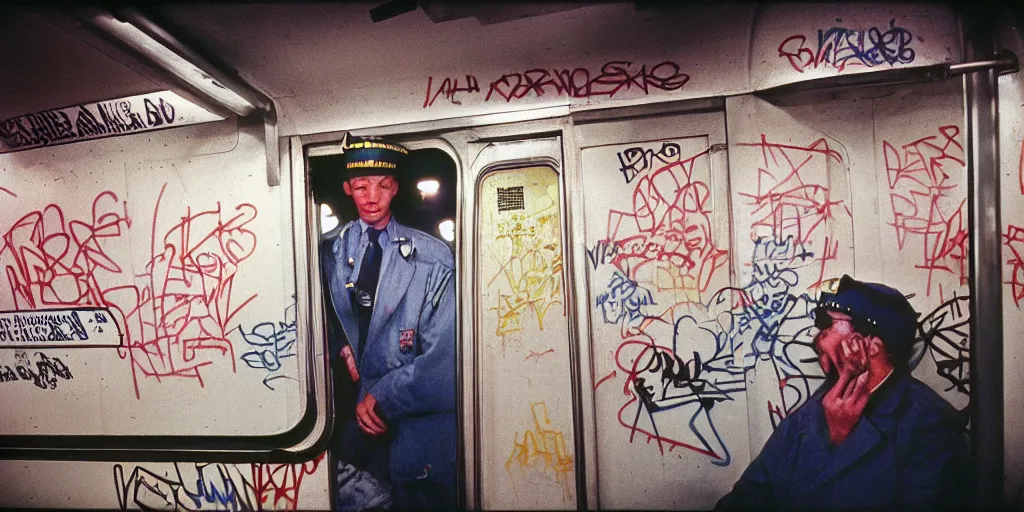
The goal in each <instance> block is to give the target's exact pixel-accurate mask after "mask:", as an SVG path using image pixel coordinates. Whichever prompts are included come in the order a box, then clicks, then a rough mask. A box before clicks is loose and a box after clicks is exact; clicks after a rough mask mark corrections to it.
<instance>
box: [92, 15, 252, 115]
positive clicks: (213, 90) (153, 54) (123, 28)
mask: <svg viewBox="0 0 1024 512" xmlns="http://www.w3.org/2000/svg"><path fill="white" fill-rule="evenodd" d="M92 23H93V24H94V25H96V26H97V27H99V28H101V29H103V30H106V31H107V32H108V33H110V34H113V35H114V36H116V37H117V38H118V39H120V40H121V41H122V42H124V43H125V44H127V45H128V46H130V47H131V48H132V49H134V50H135V51H138V52H140V53H142V54H143V55H145V56H146V57H148V58H150V59H152V60H153V62H155V63H156V64H158V65H160V66H161V67H162V68H164V69H166V70H168V71H170V72H171V73H173V74H174V75H175V76H177V77H178V78H180V79H182V80H184V81H185V82H187V83H189V84H190V85H192V86H193V87H195V88H197V89H199V90H200V91H202V92H203V94H205V95H206V96H208V97H210V99H212V100H213V101H216V102H217V103H219V104H221V105H223V106H224V108H227V109H228V110H230V111H232V112H234V113H235V114H238V115H240V116H246V115H249V114H250V113H251V112H252V111H253V110H255V108H256V107H255V106H254V105H253V104H251V103H249V101H248V100H246V99H245V98H243V97H241V96H239V95H238V94H236V93H235V92H234V91H232V90H230V89H228V88H227V87H224V85H222V84H221V83H220V82H218V81H216V80H214V79H213V78H211V77H210V75H208V74H206V73H205V72H204V71H203V70H201V69H199V68H197V67H196V66H195V65H193V64H192V63H191V62H189V61H187V60H185V59H183V58H182V57H181V56H180V55H178V54H177V53H174V52H173V51H171V50H170V49H168V48H167V47H165V46H164V45H162V44H160V43H159V42H157V41H155V40H153V38H151V37H149V36H148V35H146V33H145V32H143V31H141V30H139V29H138V28H137V27H135V25H132V24H131V23H125V22H122V21H119V20H117V19H116V18H114V17H113V16H111V15H110V14H97V15H95V16H93V17H92Z"/></svg>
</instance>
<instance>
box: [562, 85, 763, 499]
mask: <svg viewBox="0 0 1024 512" xmlns="http://www.w3.org/2000/svg"><path fill="white" fill-rule="evenodd" d="M663 109H664V107H663ZM647 110H648V111H651V110H653V109H650V108H648V109H647ZM702 110H704V111H698V112H691V113H675V114H662V115H655V116H646V117H630V118H627V119H621V118H620V119H619V120H605V119H600V118H596V117H592V118H590V119H576V120H575V128H574V132H575V133H574V135H575V140H576V142H577V145H578V146H579V171H580V174H579V177H578V181H577V185H578V187H575V188H574V189H573V190H574V191H577V190H578V192H579V193H578V195H576V196H574V197H573V210H572V214H573V219H574V224H573V228H574V229H573V231H574V233H577V232H578V233H581V234H583V237H582V238H581V237H580V236H577V237H576V238H575V240H574V242H575V243H577V244H580V243H582V244H585V256H584V260H583V262H581V264H580V265H579V266H578V269H577V274H576V276H575V277H576V282H577V283H580V284H579V285H578V286H583V287H584V288H585V289H581V291H580V292H579V294H580V297H581V301H584V302H585V303H586V308H585V310H586V312H587V313H586V315H583V314H582V313H581V315H580V322H581V323H583V324H585V326H586V328H581V337H583V338H584V339H583V342H582V344H583V345H584V346H585V347H589V350H586V349H584V350H583V351H582V352H583V353H584V355H585V357H587V358H589V360H583V361H581V365H580V366H581V368H583V369H585V370H584V371H590V372H592V373H591V375H589V376H586V375H584V382H586V383H588V384H589V387H587V386H584V389H585V392H584V397H585V398H584V405H583V407H584V410H587V411H592V415H588V416H586V418H588V420H589V421H587V422H586V424H585V428H584V430H585V432H584V434H585V435H584V438H585V439H587V443H586V446H587V447H588V449H587V453H586V458H587V461H588V463H590V464H588V472H589V471H594V472H596V475H595V476H596V478H592V477H591V475H588V480H589V484H588V486H589V487H590V488H591V492H590V495H591V496H594V497H596V500H595V501H596V503H590V504H589V506H590V507H591V508H602V509H630V508H642V509H709V508H712V507H713V506H714V504H715V501H716V500H717V499H718V498H719V497H721V496H722V495H723V494H725V493H726V492H727V491H728V489H729V488H731V486H732V484H733V483H734V482H735V481H736V478H737V477H738V476H739V473H740V472H741V471H742V470H743V468H745V467H746V465H747V463H748V462H749V460H750V455H749V449H748V446H749V440H748V421H747V416H748V411H747V406H746V398H745V395H744V388H745V386H744V375H743V369H742V365H741V359H740V354H741V350H742V348H741V347H736V346H732V344H731V342H730V338H729V337H728V336H724V335H722V334H721V333H722V332H723V330H726V331H727V330H728V327H724V324H726V323H728V322H730V321H731V320H730V318H729V317H728V311H729V310H730V309H731V307H732V306H733V303H734V302H735V301H736V300H737V298H736V296H735V294H734V293H733V292H732V286H733V285H734V283H733V282H732V275H733V273H732V272H731V264H732V262H733V261H735V259H734V255H733V254H732V250H731V247H732V246H733V243H732V236H731V226H730V202H729V174H728V158H727V154H728V152H727V151H726V145H725V142H726V126H725V113H724V111H723V110H722V105H721V104H710V107H709V106H705V107H704V108H702ZM578 117H579V116H578ZM584 283H585V284H584ZM583 309H584V308H583V307H582V305H581V311H582V310H583ZM593 487H596V493H595V492H594V491H593ZM592 499H593V498H592Z"/></svg>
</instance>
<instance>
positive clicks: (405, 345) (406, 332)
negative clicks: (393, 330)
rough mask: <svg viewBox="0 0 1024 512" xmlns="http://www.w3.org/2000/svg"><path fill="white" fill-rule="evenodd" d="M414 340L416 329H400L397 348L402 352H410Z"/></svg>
mask: <svg viewBox="0 0 1024 512" xmlns="http://www.w3.org/2000/svg"><path fill="white" fill-rule="evenodd" d="M415 342H416V331H415V330H414V329H402V331H401V332H399V333H398V350H399V351H401V352H402V353H403V354H408V353H409V352H412V348H413V346H414V345H415Z"/></svg>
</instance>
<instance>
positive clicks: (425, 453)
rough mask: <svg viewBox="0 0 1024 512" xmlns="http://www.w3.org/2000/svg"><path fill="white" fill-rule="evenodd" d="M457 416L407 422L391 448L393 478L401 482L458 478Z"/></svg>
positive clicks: (448, 415)
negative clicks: (456, 469) (456, 462)
mask: <svg viewBox="0 0 1024 512" xmlns="http://www.w3.org/2000/svg"><path fill="white" fill-rule="evenodd" d="M456 427H457V425H456V421H455V414H453V413H444V414H433V415H430V416H416V417H411V418H407V419H405V420H403V421H402V422H401V424H399V425H398V428H397V432H396V433H395V440H394V441H393V443H392V445H391V478H392V479H393V480H395V481H398V482H409V481H414V480H428V479H429V480H449V479H452V478H454V477H455V450H456V446H455V444H456V435H457V431H456Z"/></svg>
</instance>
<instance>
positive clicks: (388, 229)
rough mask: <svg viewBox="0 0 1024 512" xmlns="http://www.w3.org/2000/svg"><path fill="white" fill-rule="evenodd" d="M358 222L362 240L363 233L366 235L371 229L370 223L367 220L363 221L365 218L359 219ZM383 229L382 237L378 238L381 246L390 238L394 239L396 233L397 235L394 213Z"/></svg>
mask: <svg viewBox="0 0 1024 512" xmlns="http://www.w3.org/2000/svg"><path fill="white" fill-rule="evenodd" d="M356 224H358V225H359V238H360V240H362V237H363V235H365V234H366V231H367V230H369V229H370V225H369V224H367V223H366V222H363V219H359V220H358V221H357V222H356ZM382 231H383V232H382V233H381V236H380V238H378V239H377V240H378V243H380V244H381V246H384V242H386V241H390V240H392V239H394V235H395V216H394V215H392V216H391V218H390V219H388V223H387V225H386V226H384V229H383V230H382Z"/></svg>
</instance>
